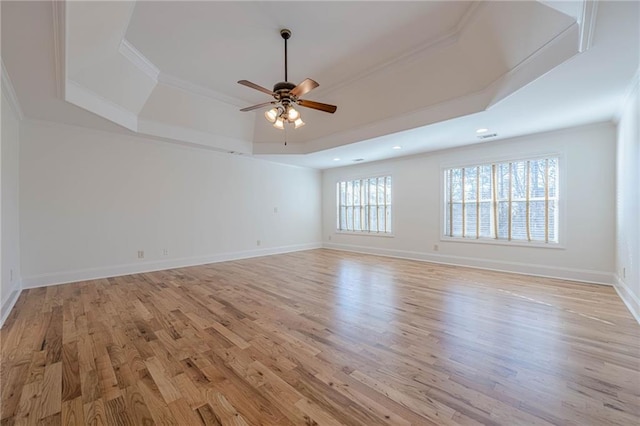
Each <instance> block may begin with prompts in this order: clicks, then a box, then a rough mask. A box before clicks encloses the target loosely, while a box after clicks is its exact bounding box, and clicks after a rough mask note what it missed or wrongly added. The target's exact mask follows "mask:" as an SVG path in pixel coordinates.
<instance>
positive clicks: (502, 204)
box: [498, 201, 509, 240]
mask: <svg viewBox="0 0 640 426" xmlns="http://www.w3.org/2000/svg"><path fill="white" fill-rule="evenodd" d="M498 238H501V239H502V238H504V239H505V240H506V239H508V238H509V202H507V201H499V202H498Z"/></svg>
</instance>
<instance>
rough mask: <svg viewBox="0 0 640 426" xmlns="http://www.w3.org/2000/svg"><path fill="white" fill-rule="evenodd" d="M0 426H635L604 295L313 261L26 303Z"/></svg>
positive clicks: (322, 257)
mask: <svg viewBox="0 0 640 426" xmlns="http://www.w3.org/2000/svg"><path fill="white" fill-rule="evenodd" d="M1 338H2V342H1V345H2V347H1V350H2V366H1V370H2V371H1V378H2V394H1V398H2V406H1V416H0V417H1V419H2V425H9V424H63V425H73V424H113V425H126V424H132V425H144V424H153V423H156V424H179V425H198V424H207V425H221V424H222V425H227V424H229V425H243V424H249V425H259V424H268V425H287V424H300V425H315V424H318V425H324V424H327V425H333V424H347V425H378V424H395V425H407V424H416V425H454V424H462V425H468V424H489V425H491V424H502V425H509V426H512V425H520V424H522V425H548V424H557V425H581V426H582V425H638V424H640V325H638V324H637V323H636V322H635V321H634V320H633V318H632V317H631V315H630V314H629V313H628V312H627V310H626V308H625V306H624V305H623V303H622V302H621V301H620V300H619V298H618V296H617V295H616V294H615V292H614V290H613V289H612V288H610V287H606V286H597V285H585V284H578V283H570V282H566V281H559V280H553V279H543V278H534V277H526V276H520V275H513V274H503V273H497V272H488V271H480V270H474V269H465V268H460V267H451V266H443V265H435V264H429V263H423V262H412V261H405V260H398V259H389V258H382V257H375V256H368V255H358V254H350V253H345V252H338V251H331V250H312V251H306V252H298V253H291V254H285V255H277V256H270V257H262V258H255V259H248V260H241V261H234V262H225V263H218V264H212V265H205V266H198V267H192V268H182V269H175V270H171V271H162V272H153V273H146V274H138V275H131V276H124V277H118V278H110V279H102V280H95V281H89V282H81V283H75V284H67V285H60V286H52V287H48V288H39V289H32V290H26V291H24V292H23V293H22V295H21V296H20V299H19V300H18V302H17V305H16V307H15V309H14V311H13V312H12V313H11V315H10V317H9V319H8V320H7V323H6V324H5V326H4V327H3V329H2V331H1Z"/></svg>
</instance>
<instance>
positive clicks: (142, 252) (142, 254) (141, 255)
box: [138, 250, 144, 259]
mask: <svg viewBox="0 0 640 426" xmlns="http://www.w3.org/2000/svg"><path fill="white" fill-rule="evenodd" d="M138 259H144V250H138Z"/></svg>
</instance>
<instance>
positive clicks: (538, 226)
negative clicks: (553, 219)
mask: <svg viewBox="0 0 640 426" xmlns="http://www.w3.org/2000/svg"><path fill="white" fill-rule="evenodd" d="M529 221H530V223H531V224H530V227H531V240H533V241H544V201H532V202H530V203H529Z"/></svg>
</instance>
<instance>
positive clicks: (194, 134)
mask: <svg viewBox="0 0 640 426" xmlns="http://www.w3.org/2000/svg"><path fill="white" fill-rule="evenodd" d="M137 133H138V134H140V135H149V136H155V137H159V138H164V139H170V140H173V141H179V142H183V143H188V144H190V145H194V146H198V147H205V148H209V149H213V150H216V151H222V152H234V153H242V154H249V155H250V154H251V153H252V150H253V143H252V142H251V141H245V140H242V139H237V138H232V137H229V136H224V135H220V134H214V133H209V132H203V131H201V130H196V129H192V128H188V127H182V126H176V125H173V124H167V123H163V122H159V121H154V120H147V119H144V118H140V119H138V129H137Z"/></svg>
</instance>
